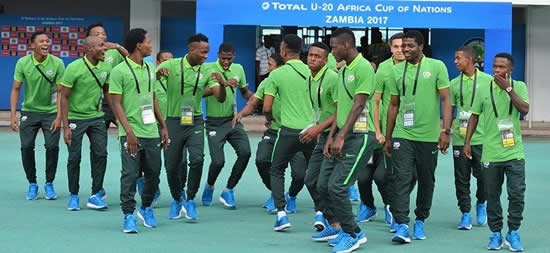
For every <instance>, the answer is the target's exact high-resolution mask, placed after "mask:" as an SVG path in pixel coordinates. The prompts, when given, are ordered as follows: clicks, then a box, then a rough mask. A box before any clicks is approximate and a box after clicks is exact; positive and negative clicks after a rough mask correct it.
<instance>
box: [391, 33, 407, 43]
mask: <svg viewBox="0 0 550 253" xmlns="http://www.w3.org/2000/svg"><path fill="white" fill-rule="evenodd" d="M403 36H405V34H404V33H401V32H399V33H396V34H394V35H392V36H391V37H390V45H391V43H392V42H393V41H394V40H399V39H403Z"/></svg>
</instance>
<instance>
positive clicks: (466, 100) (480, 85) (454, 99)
mask: <svg viewBox="0 0 550 253" xmlns="http://www.w3.org/2000/svg"><path fill="white" fill-rule="evenodd" d="M475 75H477V81H476V91H475V94H474V92H473V91H474V90H473V89H474V79H475V78H476V77H475ZM461 79H462V103H461V99H460V96H461V95H460V80H461ZM491 80H493V77H492V76H490V75H488V74H486V73H484V72H482V71H480V70H476V74H474V75H473V76H467V75H465V74H464V75H462V74H461V75H458V76H457V77H455V78H454V79H453V80H451V105H452V106H455V107H456V108H457V117H456V119H455V120H454V122H453V123H454V131H453V132H454V133H453V145H454V146H463V145H464V140H465V138H466V136H461V135H460V124H459V117H458V114H459V112H460V111H461V110H463V111H467V112H468V111H470V112H471V110H472V106H473V101H474V99H475V97H474V98H473V99H472V95H474V96H477V95H478V92H479V91H480V90H481V89H488V87H487V85H489V83H490V82H491ZM484 122H485V120H480V121H478V125H477V128H476V131H475V132H474V135H473V136H472V141H471V145H481V144H482V143H483V124H485V123H484Z"/></svg>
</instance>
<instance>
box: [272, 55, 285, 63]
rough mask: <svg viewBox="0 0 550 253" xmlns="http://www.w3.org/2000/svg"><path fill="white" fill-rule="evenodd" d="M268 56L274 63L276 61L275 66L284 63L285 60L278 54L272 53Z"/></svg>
mask: <svg viewBox="0 0 550 253" xmlns="http://www.w3.org/2000/svg"><path fill="white" fill-rule="evenodd" d="M269 58H271V59H273V60H274V61H275V63H277V66H282V65H284V64H285V61H284V60H283V57H281V55H280V54H272V55H271V56H269Z"/></svg>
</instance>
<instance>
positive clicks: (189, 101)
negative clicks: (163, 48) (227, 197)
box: [157, 33, 226, 222]
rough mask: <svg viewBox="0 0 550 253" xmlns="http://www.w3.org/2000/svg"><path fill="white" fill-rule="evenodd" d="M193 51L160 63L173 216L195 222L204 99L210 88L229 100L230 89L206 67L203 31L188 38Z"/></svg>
mask: <svg viewBox="0 0 550 253" xmlns="http://www.w3.org/2000/svg"><path fill="white" fill-rule="evenodd" d="M187 45H188V48H189V53H188V54H187V55H185V56H184V57H179V58H174V59H171V60H168V61H165V62H163V63H161V64H160V65H159V66H157V73H158V75H159V76H161V79H160V81H162V82H163V83H164V84H166V90H167V92H166V93H167V102H166V105H167V112H166V114H167V115H166V124H167V126H168V132H169V134H170V141H171V143H170V147H169V148H168V149H166V151H165V152H164V161H165V167H166V175H167V177H168V186H169V187H170V193H171V195H172V199H173V201H172V204H171V206H170V212H169V213H168V218H169V219H179V218H181V217H182V214H185V216H184V217H185V219H187V220H188V221H190V222H195V221H197V219H198V215H197V212H196V205H195V195H196V194H197V192H198V189H199V185H200V180H201V176H202V166H203V163H204V121H203V118H202V106H201V99H202V96H203V94H204V90H205V88H206V87H209V88H211V89H212V93H213V94H214V96H215V97H216V98H217V99H218V101H219V102H223V101H225V96H226V92H225V90H226V89H224V88H223V87H221V86H220V84H219V83H218V82H217V81H216V80H215V79H213V77H212V76H211V69H209V68H207V67H206V66H203V63H204V61H205V60H206V58H207V57H208V51H210V45H209V43H208V38H207V37H206V36H205V35H203V34H200V33H199V34H195V35H193V36H191V37H189V39H188V44H187ZM185 149H187V151H188V152H189V177H188V180H189V183H188V189H187V198H184V197H182V195H183V194H182V190H183V185H184V184H183V185H182V181H181V180H182V178H184V177H183V173H186V171H185V169H184V168H182V163H183V160H184V159H183V157H184V151H185Z"/></svg>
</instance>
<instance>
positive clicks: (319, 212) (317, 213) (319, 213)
mask: <svg viewBox="0 0 550 253" xmlns="http://www.w3.org/2000/svg"><path fill="white" fill-rule="evenodd" d="M315 215H323V213H322V212H321V211H317V212H316V213H315Z"/></svg>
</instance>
